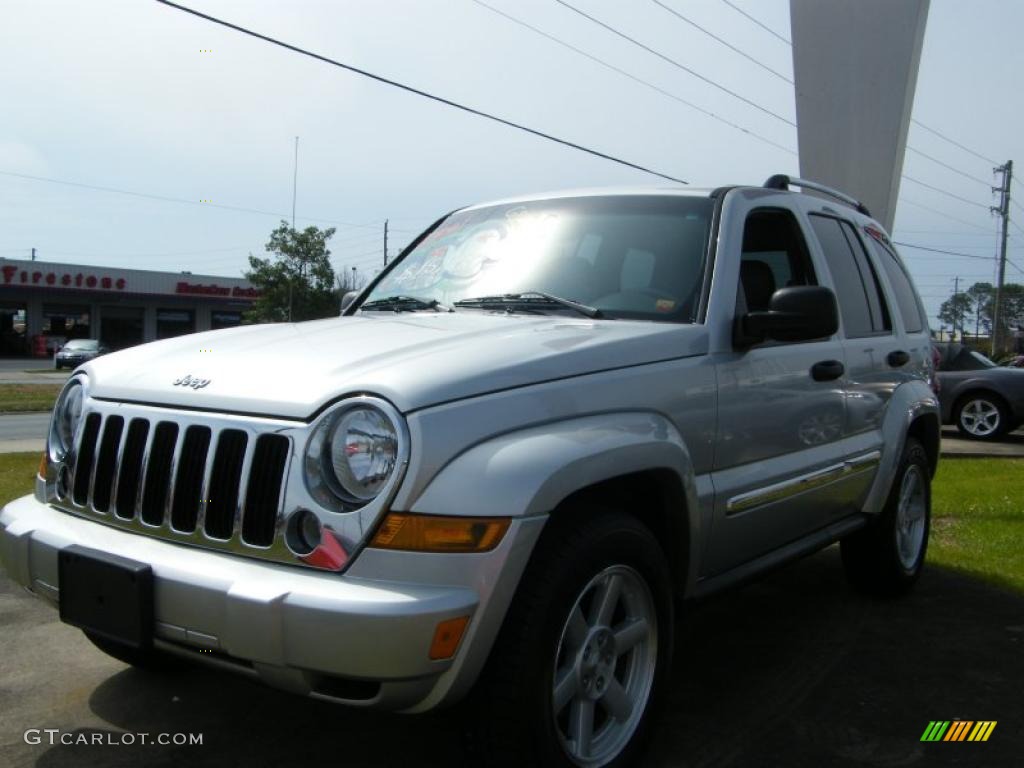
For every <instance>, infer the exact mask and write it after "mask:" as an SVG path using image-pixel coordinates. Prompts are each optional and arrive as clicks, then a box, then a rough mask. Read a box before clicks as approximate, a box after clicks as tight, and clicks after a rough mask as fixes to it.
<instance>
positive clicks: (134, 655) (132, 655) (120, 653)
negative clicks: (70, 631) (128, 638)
mask: <svg viewBox="0 0 1024 768" xmlns="http://www.w3.org/2000/svg"><path fill="white" fill-rule="evenodd" d="M83 634H84V635H85V636H86V637H87V638H89V641H90V642H91V643H92V644H93V645H95V646H96V647H97V648H99V649H100V650H101V651H103V652H104V653H105V654H107V656H112V657H113V658H115V659H117V660H118V661H123V662H124V663H125V664H129V665H131V666H133V667H137V668H139V669H144V670H146V671H147V672H168V671H172V670H174V669H176V668H178V666H179V662H178V660H177V659H176V658H175V657H174V656H172V655H171V654H168V653H162V652H161V651H158V650H156V649H155V648H152V647H150V648H132V647H131V646H129V645H124V644H123V643H118V642H115V641H113V640H108V639H107V638H105V637H100V636H99V635H95V634H93V633H92V632H86V631H85V630H83Z"/></svg>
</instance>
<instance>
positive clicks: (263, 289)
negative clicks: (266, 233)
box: [245, 221, 340, 323]
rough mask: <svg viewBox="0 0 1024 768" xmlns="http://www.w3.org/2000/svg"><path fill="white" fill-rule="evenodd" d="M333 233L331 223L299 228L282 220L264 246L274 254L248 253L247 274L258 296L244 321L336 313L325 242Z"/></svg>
mask: <svg viewBox="0 0 1024 768" xmlns="http://www.w3.org/2000/svg"><path fill="white" fill-rule="evenodd" d="M333 235H334V228H333V227H331V228H330V229H319V228H318V227H306V228H305V229H303V230H301V231H300V230H297V229H293V228H292V227H291V226H289V225H288V222H286V221H282V222H281V226H279V227H278V228H277V229H275V230H274V231H273V232H271V233H270V239H269V240H268V241H267V244H266V246H264V248H265V249H266V251H267V252H268V253H271V254H273V256H272V257H271V258H268V259H261V258H258V257H256V256H253V255H252V254H249V267H250V269H249V271H248V272H246V273H245V277H246V279H247V280H248V281H249V282H251V283H252V284H253V286H254V287H256V288H257V289H258V290H259V291H260V297H259V298H258V299H256V301H254V302H253V306H252V308H251V309H249V310H248V311H247V312H246V313H245V321H246V322H249V323H281V322H287V321H288V320H294V321H300V320H316V319H318V318H322V317H335V316H337V314H338V309H339V306H340V304H339V302H338V296H337V293H336V292H335V284H334V269H333V267H331V263H330V261H329V260H328V257H329V256H330V255H331V252H330V250H329V249H328V248H327V241H328V240H330V239H331V237H332V236H333Z"/></svg>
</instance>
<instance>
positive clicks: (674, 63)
mask: <svg viewBox="0 0 1024 768" xmlns="http://www.w3.org/2000/svg"><path fill="white" fill-rule="evenodd" d="M157 2H161V3H162V2H166V0H157ZM555 2H556V3H558V4H559V5H561V6H564V7H565V8H568V9H569V10H570V11H572V12H573V13H576V14H578V15H580V16H582V17H583V18H585V19H587V20H588V21H591V22H593V23H594V24H597V25H598V26H599V27H602V28H603V29H606V30H608V31H609V32H611V33H612V34H613V35H617V36H618V37H621V38H622V39H623V40H627V41H628V42H630V43H632V44H633V45H635V46H637V47H639V48H642V49H643V50H645V51H647V52H648V53H650V54H653V55H654V56H657V57H658V58H659V59H661V60H662V61H666V62H668V63H669V64H671V65H672V66H674V67H677V68H678V69H681V70H682V71H684V72H687V73H689V74H690V75H692V76H693V77H696V78H697V79H698V80H701V81H703V82H705V83H707V84H708V85H710V86H712V87H713V88H717V89H718V90H720V91H722V92H723V93H727V94H729V95H730V96H732V97H733V98H734V99H738V100H740V101H742V102H743V103H744V104H749V105H750V106H751V107H754V109H757V110H759V111H761V112H764V113H765V114H766V115H770V116H771V117H774V118H775V119H776V120H781V121H782V122H783V123H785V124H786V125H790V126H792V127H794V128H795V127H796V123H795V122H793V121H792V120H790V119H789V118H787V117H783V116H782V115H780V114H779V113H778V112H773V111H772V110H770V109H768V107H764V106H762V105H760V104H758V103H757V102H756V101H751V100H750V99H748V98H747V97H746V96H742V95H741V94H739V93H736V91H733V90H730V89H729V88H726V87H725V86H724V85H721V84H720V83H717V82H715V81H714V80H712V79H711V78H710V77H705V76H704V75H702V74H700V73H699V72H697V71H695V70H692V69H690V68H689V67H688V66H686V65H685V64H681V63H679V62H678V61H676V60H675V59H673V58H670V57H669V56H666V55H665V54H664V53H661V52H660V51H656V50H655V49H654V48H651V47H650V46H648V45H645V44H644V43H641V42H640V41H639V40H637V39H636V38H634V37H630V36H629V35H627V34H626V33H624V32H620V31H619V30H617V29H616V28H615V27H613V26H611V25H610V24H605V23H604V22H603V21H601V20H600V19H597V18H595V17H593V16H591V15H590V14H588V13H586V12H584V11H581V10H580V9H579V8H576V7H575V6H573V5H570V4H569V3H567V2H566V0H555Z"/></svg>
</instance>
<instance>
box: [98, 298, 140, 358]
mask: <svg viewBox="0 0 1024 768" xmlns="http://www.w3.org/2000/svg"><path fill="white" fill-rule="evenodd" d="M100 341H102V342H103V344H104V345H105V346H107V347H110V348H111V349H124V348H125V347H133V346H135V345H136V344H141V343H142V307H101V308H100Z"/></svg>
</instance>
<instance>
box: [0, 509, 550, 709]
mask: <svg viewBox="0 0 1024 768" xmlns="http://www.w3.org/2000/svg"><path fill="white" fill-rule="evenodd" d="M542 525H543V520H542V519H538V518H533V519H526V520H517V521H515V522H514V523H513V525H512V526H511V527H510V529H509V532H508V534H506V537H505V539H504V540H503V541H502V542H501V544H500V545H499V546H498V547H497V548H496V549H495V550H493V551H492V552H489V553H485V554H480V555H464V554H458V555H437V554H420V553H408V552H387V551H382V550H373V549H368V550H364V552H363V553H362V554H360V555H359V556H358V557H357V558H356V560H355V561H354V562H353V563H352V565H351V567H350V568H349V569H348V571H347V572H346V574H345V575H344V576H340V575H338V574H336V573H319V572H314V571H311V570H304V569H299V568H295V567H292V566H287V565H278V564H275V563H267V562H260V561H255V560H250V559H247V558H244V557H238V556H235V555H230V554H222V553H218V552H210V551H207V550H201V549H196V548H192V547H188V546H182V545H179V544H174V543H171V542H167V541H162V540H159V539H153V538H148V537H146V536H141V535H137V534H134V533H129V532H126V531H122V530H118V529H116V528H112V527H109V526H106V525H102V524H99V523H97V522H94V521H91V520H86V519H83V518H79V517H76V516H74V515H71V514H68V513H66V512H63V511H60V510H58V509H55V508H54V507H51V506H50V505H48V504H45V503H43V502H40V501H38V500H37V499H35V498H33V497H31V496H26V497H24V498H21V499H18V500H16V501H13V502H11V503H10V504H8V505H7V506H6V507H4V508H3V510H2V512H0V560H2V562H3V565H4V567H5V568H6V570H7V574H8V575H9V576H10V578H12V579H13V580H14V581H16V582H18V583H19V584H21V585H22V586H24V587H26V588H27V589H29V590H31V591H32V592H34V593H35V594H37V595H39V596H40V597H43V598H45V599H47V600H48V601H49V602H51V603H53V604H57V602H58V601H59V594H60V592H59V589H60V585H59V584H58V577H57V572H58V567H57V559H58V558H57V556H58V553H59V552H60V550H62V549H64V548H65V547H68V546H71V545H72V544H79V545H82V546H85V547H89V548H92V549H97V550H100V551H103V552H108V553H111V554H115V555H120V556H122V557H127V558H131V559H133V560H137V561H140V562H143V563H147V564H149V565H150V566H151V567H152V570H153V581H154V591H155V593H154V614H155V620H156V624H155V628H154V643H155V645H156V646H157V647H158V648H161V649H163V650H166V651H170V652H174V653H178V654H182V655H191V656H193V657H194V658H195V659H196V660H197V661H200V662H205V663H209V664H217V665H220V666H225V667H228V668H231V669H233V670H236V671H240V672H244V673H248V674H251V675H255V676H257V677H259V678H260V679H262V680H264V681H265V682H267V683H269V684H271V685H274V686H276V687H279V688H283V689H286V690H289V691H292V692H295V693H300V694H305V695H309V696H313V697H317V698H326V699H331V700H335V701H339V700H340V701H344V702H345V703H349V704H355V705H359V706H368V707H376V708H380V709H391V710H406V711H419V710H423V709H429V708H431V707H433V706H437V705H439V704H442V703H446V702H447V701H450V700H452V699H454V698H457V697H459V696H461V695H462V694H463V693H464V692H465V691H466V690H467V689H468V688H469V686H471V685H472V682H473V680H475V677H476V674H477V673H478V671H479V669H480V667H481V666H482V664H483V661H484V660H485V659H486V656H487V653H488V652H489V650H490V646H491V644H492V642H493V639H494V635H495V634H496V632H497V629H498V627H499V626H500V623H501V620H502V618H503V617H504V613H505V610H506V608H507V605H508V602H509V600H510V599H511V595H512V593H513V592H514V591H515V586H516V584H517V583H518V580H519V576H520V574H521V572H522V569H523V567H524V566H525V563H526V559H527V558H528V556H529V552H530V551H531V550H532V547H533V543H534V541H535V540H536V537H537V535H538V534H539V532H540V528H541V526H542ZM396 577H401V580H398V579H397V578H396ZM458 616H471V617H472V618H471V620H470V625H469V628H468V629H467V631H466V634H465V636H464V637H463V639H462V643H461V645H460V647H459V650H458V651H457V653H456V655H455V657H453V658H452V659H447V660H441V661H432V660H431V659H430V658H429V657H428V649H429V647H430V643H431V641H432V639H433V635H434V631H435V629H436V627H437V624H438V623H439V622H441V621H444V620H446V619H450V618H455V617H458Z"/></svg>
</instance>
